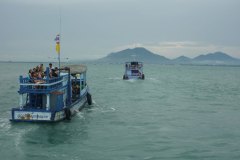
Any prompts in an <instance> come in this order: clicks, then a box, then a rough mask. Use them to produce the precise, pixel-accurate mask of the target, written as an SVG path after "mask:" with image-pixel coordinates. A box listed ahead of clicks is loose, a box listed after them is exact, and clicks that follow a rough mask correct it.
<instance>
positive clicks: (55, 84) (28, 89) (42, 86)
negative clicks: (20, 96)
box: [19, 75, 67, 93]
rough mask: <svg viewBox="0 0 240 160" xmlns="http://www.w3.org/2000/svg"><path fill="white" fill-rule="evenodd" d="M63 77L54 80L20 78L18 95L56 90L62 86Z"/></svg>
mask: <svg viewBox="0 0 240 160" xmlns="http://www.w3.org/2000/svg"><path fill="white" fill-rule="evenodd" d="M66 76H67V75H65V76H60V77H54V78H48V77H47V78H40V79H34V80H33V79H30V78H29V77H22V76H20V78H19V80H20V90H19V93H47V92H52V91H54V90H57V89H59V88H61V87H62V86H63V82H64V81H65V78H64V77H66Z"/></svg>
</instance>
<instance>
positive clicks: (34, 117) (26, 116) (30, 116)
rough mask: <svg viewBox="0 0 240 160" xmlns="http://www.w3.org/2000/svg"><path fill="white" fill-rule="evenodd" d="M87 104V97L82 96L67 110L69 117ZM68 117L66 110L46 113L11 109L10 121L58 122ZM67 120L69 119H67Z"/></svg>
mask: <svg viewBox="0 0 240 160" xmlns="http://www.w3.org/2000/svg"><path fill="white" fill-rule="evenodd" d="M86 103H87V96H86V95H84V96H83V97H81V99H79V100H78V101H76V102H75V103H74V104H72V105H71V106H70V107H68V108H67V109H69V111H70V117H72V116H74V115H75V114H76V113H77V112H79V110H81V109H82V108H84V106H85V104H86ZM67 116H69V115H67V114H66V108H63V109H62V110H59V111H46V110H43V109H22V110H21V109H19V108H13V109H12V118H11V119H10V121H13V122H58V121H61V120H64V119H66V117H67ZM68 118H69V117H68Z"/></svg>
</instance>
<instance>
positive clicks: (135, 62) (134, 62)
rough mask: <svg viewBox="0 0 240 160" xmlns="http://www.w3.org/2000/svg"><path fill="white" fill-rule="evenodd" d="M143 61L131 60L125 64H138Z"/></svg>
mask: <svg viewBox="0 0 240 160" xmlns="http://www.w3.org/2000/svg"><path fill="white" fill-rule="evenodd" d="M142 63H143V62H139V61H131V62H125V64H131V65H137V64H142Z"/></svg>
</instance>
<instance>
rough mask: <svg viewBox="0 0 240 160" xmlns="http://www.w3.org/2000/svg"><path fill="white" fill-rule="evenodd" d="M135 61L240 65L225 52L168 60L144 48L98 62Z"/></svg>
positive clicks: (114, 54) (107, 57) (114, 55)
mask: <svg viewBox="0 0 240 160" xmlns="http://www.w3.org/2000/svg"><path fill="white" fill-rule="evenodd" d="M134 60H137V61H142V62H144V63H150V64H195V65H240V59H237V58H233V57H231V56H229V55H227V54H226V53H223V52H215V53H208V54H201V55H199V56H197V57H195V58H189V57H186V56H180V57H178V58H175V59H168V58H166V57H164V56H161V55H158V54H155V53H152V52H151V51H149V50H147V49H145V48H142V47H137V48H133V49H125V50H122V51H119V52H114V53H110V54H108V55H107V56H106V57H103V58H101V59H98V60H97V62H105V63H124V62H127V61H134Z"/></svg>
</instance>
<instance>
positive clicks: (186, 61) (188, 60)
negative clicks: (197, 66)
mask: <svg viewBox="0 0 240 160" xmlns="http://www.w3.org/2000/svg"><path fill="white" fill-rule="evenodd" d="M171 62H172V63H174V64H190V63H191V62H192V59H191V58H188V57H186V56H180V57H178V58H175V59H173V60H171Z"/></svg>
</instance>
